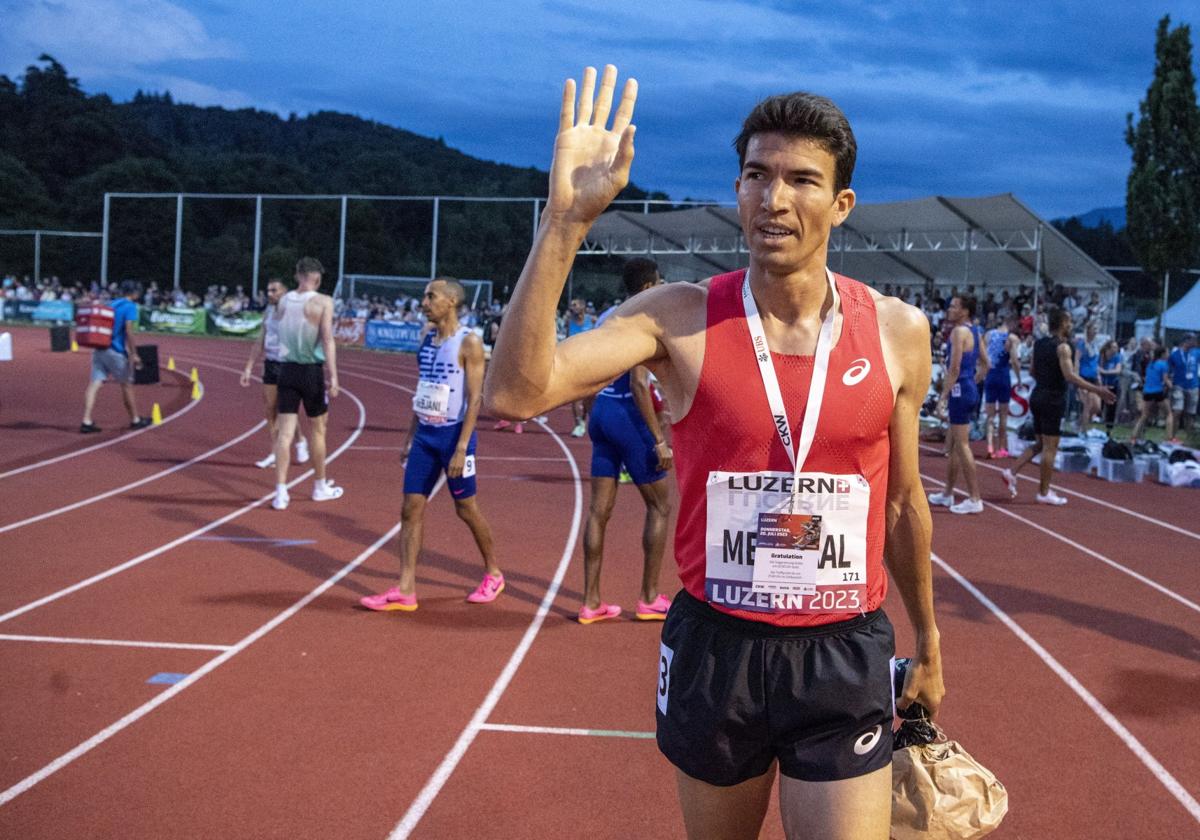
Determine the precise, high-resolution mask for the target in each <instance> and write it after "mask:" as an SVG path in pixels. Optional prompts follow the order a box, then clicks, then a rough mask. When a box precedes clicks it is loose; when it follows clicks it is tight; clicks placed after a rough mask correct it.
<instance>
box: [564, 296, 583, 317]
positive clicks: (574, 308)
mask: <svg viewBox="0 0 1200 840" xmlns="http://www.w3.org/2000/svg"><path fill="white" fill-rule="evenodd" d="M585 310H586V307H585V306H584V304H583V301H582V300H580V299H579V298H575V300H573V301H571V302H570V303H569V304H567V311H568V312H570V313H571V314H572V315H574V316H575V317H576V318H578V317H579V316H580V315H582V314H583V313H584V311H585Z"/></svg>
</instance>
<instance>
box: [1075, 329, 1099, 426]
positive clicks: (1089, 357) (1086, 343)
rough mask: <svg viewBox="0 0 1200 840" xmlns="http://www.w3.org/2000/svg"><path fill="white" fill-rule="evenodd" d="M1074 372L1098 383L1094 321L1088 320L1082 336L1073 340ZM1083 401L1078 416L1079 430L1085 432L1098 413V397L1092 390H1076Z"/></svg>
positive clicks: (1094, 383)
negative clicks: (1081, 409)
mask: <svg viewBox="0 0 1200 840" xmlns="http://www.w3.org/2000/svg"><path fill="white" fill-rule="evenodd" d="M1075 372H1076V373H1078V374H1079V377H1080V378H1081V379H1084V380H1086V381H1088V382H1091V383H1092V384H1093V385H1099V384H1100V346H1099V343H1098V342H1097V341H1096V322H1095V321H1088V325H1087V328H1086V329H1085V330H1084V333H1083V338H1081V339H1079V340H1078V341H1076V342H1075ZM1078 394H1079V399H1080V401H1081V402H1082V403H1083V411H1082V413H1081V414H1080V417H1079V432H1080V434H1087V432H1088V431H1089V430H1090V429H1091V427H1092V422H1093V420H1095V419H1096V415H1098V414H1099V413H1100V397H1099V396H1097V395H1096V394H1095V393H1093V392H1092V391H1084V390H1080V391H1078Z"/></svg>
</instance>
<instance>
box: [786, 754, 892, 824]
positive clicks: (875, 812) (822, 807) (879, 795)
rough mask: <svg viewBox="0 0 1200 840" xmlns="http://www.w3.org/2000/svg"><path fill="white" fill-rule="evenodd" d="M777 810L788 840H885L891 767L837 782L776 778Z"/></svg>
mask: <svg viewBox="0 0 1200 840" xmlns="http://www.w3.org/2000/svg"><path fill="white" fill-rule="evenodd" d="M779 810H780V813H781V815H782V816H783V830H784V833H785V834H786V835H787V837H788V839H789V840H800V838H817V837H819V838H821V840H887V837H888V829H889V828H890V826H891V821H892V767H891V765H890V764H889V765H888V766H887V767H881V768H880V769H878V770H876V771H875V772H873V773H868V774H867V775H865V776H858V777H856V778H853V779H842V780H841V781H837V782H802V781H800V780H799V779H790V778H788V777H787V776H780V777H779Z"/></svg>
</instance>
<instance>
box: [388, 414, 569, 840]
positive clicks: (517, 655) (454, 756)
mask: <svg viewBox="0 0 1200 840" xmlns="http://www.w3.org/2000/svg"><path fill="white" fill-rule="evenodd" d="M541 426H542V428H543V429H545V430H546V431H547V432H549V433H550V436H551V437H553V438H554V442H555V443H557V444H558V445H559V447H560V448H561V449H562V451H563V454H565V455H566V456H567V459H568V460H569V462H570V465H571V474H572V475H573V476H574V478H575V514H574V516H573V517H572V519H571V532H570V534H569V535H568V536H567V544H566V546H565V547H564V548H563V553H562V558H561V559H560V560H559V562H558V569H557V570H556V571H555V573H554V579H553V580H552V581H551V582H550V586H549V587H548V588H547V589H546V595H545V597H543V598H542V603H541V605H540V606H539V607H538V611H537V615H535V616H534V617H533V620H532V621H531V622H529V627H528V628H527V629H526V630H525V635H524V636H523V637H522V638H521V642H520V644H518V645H517V649H516V650H514V651H513V654H512V656H511V657H509V660H508V664H506V665H505V666H504V670H503V671H501V672H500V676H499V677H497V678H496V682H495V683H494V684H493V685H492V688H491V690H490V691H489V692H488V693H487V697H485V698H484V700H483V702H482V703H480V704H479V708H477V709H476V710H475V714H474V715H472V716H471V720H470V722H469V723H467V726H466V728H465V729H463V731H462V733H461V734H460V735H459V736H458V740H457V741H456V742H455V743H454V746H453V747H451V748H450V752H448V753H446V757H445V758H443V759H442V763H441V764H440V765H438V768H437V769H436V770H435V771H434V772H433V775H432V776H431V777H430V778H429V781H427V782H426V783H425V787H423V788H422V789H421V792H420V793H419V794H417V798H416V799H415V800H414V801H413V803H412V805H410V806H409V808H408V811H407V813H405V815H404V817H403V818H402V819H401V820H400V822H399V823H398V824H397V825H396V827H395V828H394V829H393V830H392V833H391V834H390V835H389V838H390V840H403V838H406V837H408V836H409V835H410V834H411V833H412V831H413V829H414V828H416V827H417V823H419V822H420V821H421V817H423V816H424V815H425V812H426V811H428V810H429V806H430V805H432V804H433V800H434V799H435V798H436V797H437V795H438V793H440V792H441V790H442V787H443V786H444V785H445V784H446V782H447V781H448V780H449V779H450V776H451V774H452V773H454V768H456V767H457V766H458V763H459V761H461V760H462V757H463V756H464V755H465V754H466V752H467V750H468V749H469V748H470V746H471V742H472V741H474V740H475V737H476V736H477V735H478V734H479V733H480V731H482V728H483V726H484V724H485V723H487V719H488V716H489V715H490V714H491V713H492V711H493V710H494V709H495V708H496V704H497V703H499V702H500V698H501V697H503V696H504V692H505V691H506V690H507V689H508V686H509V683H511V682H512V679H513V677H514V676H515V675H516V673H517V669H518V668H520V667H521V662H522V661H524V659H525V655H526V654H527V653H529V649H530V647H532V645H533V640H534V639H535V638H536V637H537V634H538V632H539V631H540V630H541V629H542V623H543V622H544V621H545V620H546V616H547V615H548V614H549V613H550V607H551V605H553V603H554V599H555V598H556V597H557V596H558V589H559V587H560V586H561V585H562V581H563V578H564V577H565V576H566V574H567V567H568V566H570V564H571V556H572V555H573V554H574V553H575V542H576V540H577V539H578V537H579V523H580V519H581V517H582V513H583V482H582V480H581V479H580V477H579V467H578V466H577V465H576V463H575V459H574V457H572V455H571V450H570V449H568V448H567V446H566V444H565V443H563V441H562V438H560V437H559V436H558V435H557V434H556V433H555V432H554V430H553V429H551V428H550V427H549V426H547V425H546V424H545V423H542V424H541Z"/></svg>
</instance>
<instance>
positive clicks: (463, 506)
mask: <svg viewBox="0 0 1200 840" xmlns="http://www.w3.org/2000/svg"><path fill="white" fill-rule="evenodd" d="M454 512H455V513H456V514H458V518H459V519H461V520H462V521H463V522H470V521H472V520H473V519H476V518H477V517H478V516H479V504H478V502H476V501H475V497H474V496H470V497H469V498H466V499H455V500H454Z"/></svg>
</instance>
